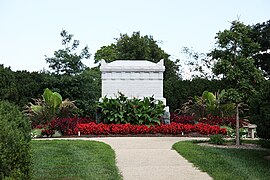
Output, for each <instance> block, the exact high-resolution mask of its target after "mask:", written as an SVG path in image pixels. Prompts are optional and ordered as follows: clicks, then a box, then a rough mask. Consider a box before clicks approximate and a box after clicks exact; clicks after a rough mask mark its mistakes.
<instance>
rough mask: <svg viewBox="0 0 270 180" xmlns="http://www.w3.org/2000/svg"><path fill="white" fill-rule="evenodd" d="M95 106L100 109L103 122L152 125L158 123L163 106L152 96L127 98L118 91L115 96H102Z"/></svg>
mask: <svg viewBox="0 0 270 180" xmlns="http://www.w3.org/2000/svg"><path fill="white" fill-rule="evenodd" d="M97 107H98V108H100V109H101V119H102V120H103V122H105V123H116V124H126V123H130V124H145V125H152V124H160V117H161V116H162V115H163V114H164V107H165V106H164V104H163V102H162V101H160V100H156V99H154V98H153V97H144V98H143V99H138V98H131V99H129V98H128V97H126V96H125V95H124V94H122V93H120V92H119V95H118V96H117V97H115V98H108V97H103V98H102V101H101V102H98V103H97Z"/></svg>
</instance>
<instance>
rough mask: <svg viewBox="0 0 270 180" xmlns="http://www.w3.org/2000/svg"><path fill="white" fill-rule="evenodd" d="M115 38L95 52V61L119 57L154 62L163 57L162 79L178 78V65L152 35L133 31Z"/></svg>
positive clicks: (113, 59)
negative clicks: (163, 72) (130, 33)
mask: <svg viewBox="0 0 270 180" xmlns="http://www.w3.org/2000/svg"><path fill="white" fill-rule="evenodd" d="M115 40H116V42H115V43H112V44H110V45H108V46H103V47H101V48H100V49H99V50H98V51H97V52H96V53H95V57H94V59H95V63H98V62H100V61H101V60H102V59H104V60H106V62H112V61H115V60H119V59H121V60H149V61H152V62H155V63H156V62H159V61H160V60H161V59H164V63H165V67H166V70H165V75H164V79H169V78H177V79H178V77H179V74H178V66H177V65H176V63H174V62H173V61H171V60H170V59H169V57H170V55H169V54H167V53H166V52H165V51H164V50H162V49H161V48H160V47H159V46H158V42H157V41H156V40H154V39H153V37H152V36H148V35H145V36H141V34H140V32H133V34H132V35H131V36H128V35H127V34H120V37H119V38H116V39H115Z"/></svg>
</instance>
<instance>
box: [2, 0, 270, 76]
mask: <svg viewBox="0 0 270 180" xmlns="http://www.w3.org/2000/svg"><path fill="white" fill-rule="evenodd" d="M237 17H240V21H242V22H244V23H245V24H250V25H252V24H256V23H261V22H265V21H267V20H269V19H270V1H269V0H222V1H218V0H204V1H202V0H95V1H94V0H72V1H71V0H43V1H42V0H0V64H4V66H5V67H8V66H10V67H11V69H12V70H28V71H39V70H42V69H43V68H45V69H48V65H47V64H46V61H45V55H47V56H49V57H51V56H52V55H53V52H54V51H55V50H58V49H60V48H62V45H61V37H60V32H61V30H62V29H65V30H67V31H68V32H69V33H71V34H74V38H75V39H78V40H80V46H79V49H81V48H83V47H84V46H85V45H88V46H89V49H90V53H91V54H92V56H91V59H90V60H84V61H83V63H84V64H86V65H87V66H93V57H94V53H95V52H96V51H97V50H98V49H99V48H100V47H101V46H106V45H109V44H111V43H113V42H115V40H114V38H117V37H119V34H120V33H127V34H129V35H131V34H132V32H134V31H140V32H141V35H153V37H154V39H155V40H160V41H163V44H160V46H161V48H162V49H164V50H165V51H166V52H167V53H168V54H170V55H171V57H172V59H173V60H174V59H176V58H179V56H180V52H181V48H182V47H183V46H187V47H193V48H194V49H195V50H196V51H199V52H202V53H207V52H209V50H211V49H212V48H213V47H214V43H215V39H214V37H215V35H216V33H217V32H218V31H222V30H224V29H228V28H229V27H230V22H231V21H233V20H235V19H237Z"/></svg>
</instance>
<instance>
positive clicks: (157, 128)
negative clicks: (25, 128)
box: [68, 122, 227, 135]
mask: <svg viewBox="0 0 270 180" xmlns="http://www.w3.org/2000/svg"><path fill="white" fill-rule="evenodd" d="M78 131H80V133H81V134H82V135H108V134H120V135H127V134H157V133H159V134H172V135H182V133H185V134H188V133H191V132H198V133H200V134H202V135H212V134H224V135H225V134H226V133H227V132H226V129H224V128H220V127H219V126H212V125H209V124H203V123H198V124H194V125H192V124H180V123H174V122H172V123H171V124H166V125H165V124H161V125H154V126H146V125H131V124H103V123H100V124H96V123H94V122H90V123H87V124H77V126H76V128H75V129H74V131H72V130H70V131H68V132H69V135H72V134H77V133H78Z"/></svg>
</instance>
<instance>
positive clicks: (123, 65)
mask: <svg viewBox="0 0 270 180" xmlns="http://www.w3.org/2000/svg"><path fill="white" fill-rule="evenodd" d="M100 71H101V79H102V97H104V96H107V97H110V98H114V97H116V96H117V95H118V92H121V93H123V94H124V95H125V96H127V97H129V98H133V97H136V98H141V99H143V97H150V96H154V98H155V99H158V100H162V101H163V103H164V105H166V99H165V98H164V97H163V72H164V71H165V66H164V62H163V60H161V61H159V62H158V63H153V62H150V61H146V60H117V61H113V62H111V63H106V62H105V61H104V60H102V61H101V67H100Z"/></svg>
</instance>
